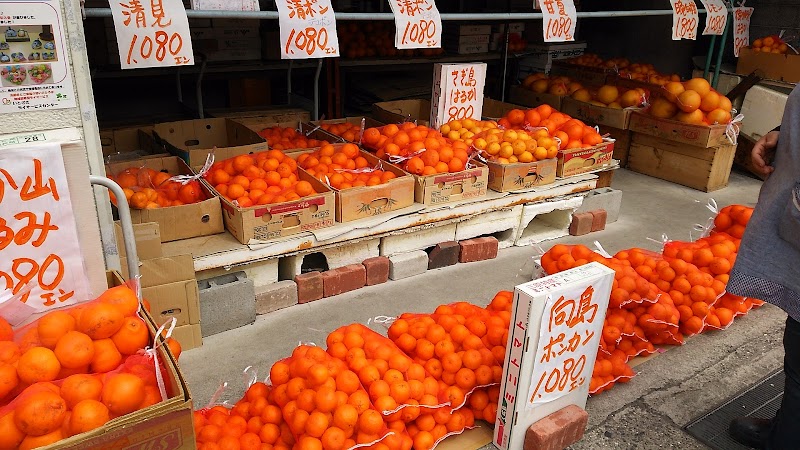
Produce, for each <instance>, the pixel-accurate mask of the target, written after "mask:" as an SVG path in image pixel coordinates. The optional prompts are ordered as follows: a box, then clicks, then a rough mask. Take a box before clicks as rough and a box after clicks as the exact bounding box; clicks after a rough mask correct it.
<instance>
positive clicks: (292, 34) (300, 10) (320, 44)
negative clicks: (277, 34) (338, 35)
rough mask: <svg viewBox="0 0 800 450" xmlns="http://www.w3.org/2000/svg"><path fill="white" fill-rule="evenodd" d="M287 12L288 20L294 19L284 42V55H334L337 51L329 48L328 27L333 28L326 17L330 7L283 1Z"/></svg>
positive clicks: (298, 0)
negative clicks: (294, 22) (294, 23)
mask: <svg viewBox="0 0 800 450" xmlns="http://www.w3.org/2000/svg"><path fill="white" fill-rule="evenodd" d="M283 1H285V6H286V9H287V10H288V11H289V18H290V19H295V20H296V21H297V22H296V23H302V25H292V26H291V30H290V31H289V34H288V36H287V37H286V42H284V53H285V54H287V55H294V54H296V53H297V52H299V53H301V54H303V53H304V54H306V55H308V56H312V55H315V54H317V55H319V54H320V53H321V54H322V55H335V54H336V52H337V49H336V48H335V47H334V46H329V45H328V44H329V42H330V37H329V36H330V32H329V31H328V27H330V26H333V21H332V20H331V19H330V17H328V15H326V13H329V12H330V6H326V5H320V4H319V3H318V2H317V0H283Z"/></svg>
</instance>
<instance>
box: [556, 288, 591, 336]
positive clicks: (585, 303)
mask: <svg viewBox="0 0 800 450" xmlns="http://www.w3.org/2000/svg"><path fill="white" fill-rule="evenodd" d="M593 294H594V288H593V287H591V286H589V287H588V288H586V290H585V291H584V292H583V294H581V298H580V300H579V301H577V302H576V301H575V300H568V299H566V298H565V297H564V296H561V298H559V299H558V301H557V302H556V303H555V304H554V305H553V309H552V310H551V311H550V324H549V327H548V331H552V330H553V327H554V326H560V325H563V324H566V325H567V326H568V327H569V328H574V327H575V326H576V325H578V324H579V323H584V322H586V323H592V322H594V318H595V316H596V315H597V305H596V304H594V303H592V295H593ZM590 313H591V315H590V316H589V317H588V318H587V317H586V316H587V314H590Z"/></svg>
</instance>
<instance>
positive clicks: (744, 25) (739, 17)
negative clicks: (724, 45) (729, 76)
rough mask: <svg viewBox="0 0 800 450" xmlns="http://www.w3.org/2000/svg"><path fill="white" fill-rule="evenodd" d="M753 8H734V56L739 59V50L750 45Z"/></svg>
mask: <svg viewBox="0 0 800 450" xmlns="http://www.w3.org/2000/svg"><path fill="white" fill-rule="evenodd" d="M752 16H753V8H750V7H745V6H737V7H736V8H733V54H734V56H736V57H737V58H738V57H739V50H741V49H742V47H747V46H748V45H750V17H752Z"/></svg>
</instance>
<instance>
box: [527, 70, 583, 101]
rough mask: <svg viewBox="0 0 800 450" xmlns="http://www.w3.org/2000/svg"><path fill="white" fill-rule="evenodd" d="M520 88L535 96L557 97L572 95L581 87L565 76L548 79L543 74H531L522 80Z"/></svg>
mask: <svg viewBox="0 0 800 450" xmlns="http://www.w3.org/2000/svg"><path fill="white" fill-rule="evenodd" d="M522 87H524V88H525V89H528V90H529V91H533V92H535V93H537V94H544V93H548V94H552V95H557V96H559V97H564V96H566V95H572V93H573V92H575V91H577V90H578V89H583V85H582V84H581V83H578V82H577V81H573V80H571V79H570V78H569V77H565V76H553V77H548V76H547V75H545V74H543V73H532V74H530V75H528V76H527V77H525V79H524V80H522Z"/></svg>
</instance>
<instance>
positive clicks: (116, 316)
mask: <svg viewBox="0 0 800 450" xmlns="http://www.w3.org/2000/svg"><path fill="white" fill-rule="evenodd" d="M123 318H124V317H123V315H122V313H121V312H120V310H119V309H118V308H116V307H115V306H114V305H111V304H108V303H104V302H96V303H94V304H91V305H89V306H87V307H86V309H84V310H83V312H82V313H81V317H80V320H78V323H77V325H78V326H77V330H78V331H80V332H81V333H86V334H87V335H88V336H89V337H90V338H92V339H95V340H96V339H106V338H110V337H111V336H113V335H114V333H116V332H117V331H119V329H120V328H121V327H122V319H123Z"/></svg>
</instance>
